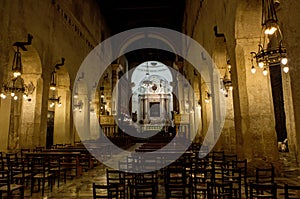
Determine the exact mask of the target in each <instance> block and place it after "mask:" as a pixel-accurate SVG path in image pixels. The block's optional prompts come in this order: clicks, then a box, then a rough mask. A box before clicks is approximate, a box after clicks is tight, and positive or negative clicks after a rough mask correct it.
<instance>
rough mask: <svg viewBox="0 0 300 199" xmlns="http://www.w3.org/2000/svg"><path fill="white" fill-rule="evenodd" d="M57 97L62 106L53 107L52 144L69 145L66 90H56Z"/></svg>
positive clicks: (68, 116) (60, 88)
mask: <svg viewBox="0 0 300 199" xmlns="http://www.w3.org/2000/svg"><path fill="white" fill-rule="evenodd" d="M57 93H58V96H59V97H60V102H61V103H62V106H61V107H59V106H58V104H56V105H55V119H54V134H53V138H54V140H53V143H54V144H66V143H67V144H68V143H69V144H71V137H70V136H69V132H70V113H69V103H68V102H69V101H70V100H69V98H68V97H69V93H70V91H68V90H67V89H66V88H63V87H58V88H57Z"/></svg>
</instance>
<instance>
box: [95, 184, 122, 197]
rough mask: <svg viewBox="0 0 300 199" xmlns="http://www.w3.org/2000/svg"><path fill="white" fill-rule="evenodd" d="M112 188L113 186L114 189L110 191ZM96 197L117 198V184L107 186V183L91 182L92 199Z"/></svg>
mask: <svg viewBox="0 0 300 199" xmlns="http://www.w3.org/2000/svg"><path fill="white" fill-rule="evenodd" d="M112 188H114V190H115V191H112ZM109 190H110V191H109ZM97 198H106V199H107V198H109V199H113V198H118V186H115V187H109V186H108V185H97V184H95V183H93V199H97Z"/></svg>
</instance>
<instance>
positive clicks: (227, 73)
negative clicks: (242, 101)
mask: <svg viewBox="0 0 300 199" xmlns="http://www.w3.org/2000/svg"><path fill="white" fill-rule="evenodd" d="M223 86H224V89H225V90H224V94H225V96H226V97H227V96H228V92H229V91H232V89H233V86H232V81H231V64H230V61H229V60H228V61H227V66H226V71H225V75H224V78H223Z"/></svg>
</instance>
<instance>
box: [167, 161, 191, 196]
mask: <svg viewBox="0 0 300 199" xmlns="http://www.w3.org/2000/svg"><path fill="white" fill-rule="evenodd" d="M166 172H167V173H166V174H167V177H166V179H165V180H166V182H165V185H166V186H165V189H166V198H167V199H169V198H192V186H191V180H190V179H188V176H187V175H186V171H185V168H184V167H182V168H172V167H170V168H168V169H167V171H166Z"/></svg>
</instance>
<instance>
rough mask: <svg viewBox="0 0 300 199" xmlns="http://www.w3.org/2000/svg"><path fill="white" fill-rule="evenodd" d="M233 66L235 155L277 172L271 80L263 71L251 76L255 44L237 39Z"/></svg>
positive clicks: (254, 165) (251, 165) (250, 165)
mask: <svg viewBox="0 0 300 199" xmlns="http://www.w3.org/2000/svg"><path fill="white" fill-rule="evenodd" d="M236 42H237V43H236V49H235V50H236V51H235V52H236V54H235V56H236V60H235V61H236V62H235V67H233V70H232V72H233V73H235V74H233V75H232V78H233V83H234V84H235V85H237V89H235V90H234V109H235V112H234V115H235V126H236V132H237V153H238V155H239V156H240V157H244V158H247V159H248V162H249V169H250V171H253V170H254V167H264V166H268V165H269V164H273V165H274V166H275V167H276V168H277V169H278V168H279V164H278V150H277V140H276V131H275V121H274V113H273V104H272V95H271V84H270V77H269V76H266V77H265V76H263V75H262V71H257V73H256V74H254V75H253V74H252V73H251V71H250V69H251V61H250V59H251V56H250V52H252V51H255V49H253V48H254V47H255V46H256V44H257V43H258V42H259V41H258V40H247V39H237V41H236Z"/></svg>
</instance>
